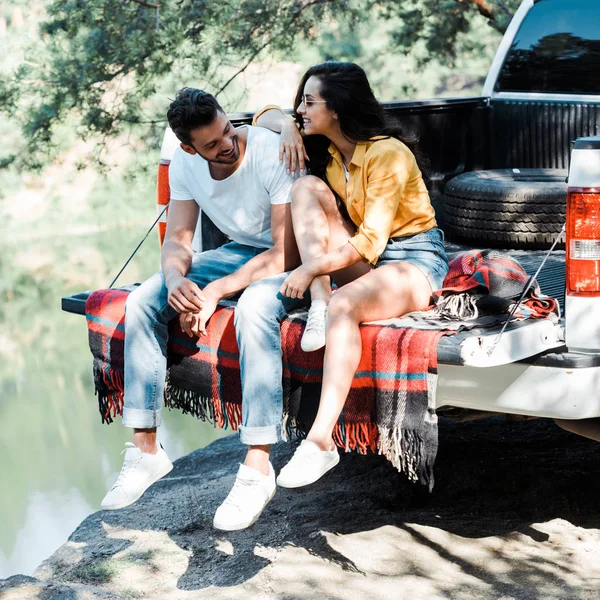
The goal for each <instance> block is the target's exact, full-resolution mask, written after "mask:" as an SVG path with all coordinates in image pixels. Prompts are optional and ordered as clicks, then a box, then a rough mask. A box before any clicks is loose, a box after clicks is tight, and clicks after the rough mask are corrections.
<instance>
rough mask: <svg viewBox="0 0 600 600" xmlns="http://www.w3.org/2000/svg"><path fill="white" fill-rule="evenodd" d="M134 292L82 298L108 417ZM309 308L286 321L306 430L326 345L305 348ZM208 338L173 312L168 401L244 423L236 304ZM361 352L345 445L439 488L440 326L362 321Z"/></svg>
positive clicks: (284, 333)
mask: <svg viewBox="0 0 600 600" xmlns="http://www.w3.org/2000/svg"><path fill="white" fill-rule="evenodd" d="M128 293H129V292H128V291H123V290H99V291H96V292H94V293H92V294H91V295H90V297H89V298H88V301H87V304H86V313H87V322H88V333H89V343H90V349H91V351H92V355H93V359H94V383H95V387H96V393H97V395H98V401H99V409H100V414H101V416H102V420H103V421H104V422H107V423H110V422H112V420H113V418H114V417H115V416H116V415H117V414H122V409H123V343H124V308H125V301H126V299H127V295H128ZM305 320H306V312H305V311H302V312H298V313H295V314H291V315H289V316H288V317H287V318H286V319H285V320H284V321H283V322H282V325H281V337H282V346H283V348H282V349H283V408H284V410H283V413H284V414H283V423H284V430H285V431H286V432H287V434H288V435H291V434H292V433H295V434H297V435H300V436H301V435H303V432H305V431H307V430H308V429H309V428H310V425H311V423H312V419H313V418H314V415H315V414H316V409H317V407H318V403H319V396H320V391H321V377H322V369H323V354H324V351H323V350H321V351H318V352H310V353H305V352H303V351H302V350H301V348H300V338H301V336H302V332H303V330H304V326H305ZM207 331H208V337H205V338H202V339H196V338H194V339H192V338H189V337H188V336H187V335H186V334H185V333H183V331H181V329H180V327H179V323H178V320H177V319H175V320H174V321H173V322H172V323H171V325H170V330H169V345H168V353H167V356H168V359H167V381H166V388H165V405H166V406H168V407H170V408H179V409H181V410H182V411H183V412H184V413H190V414H193V415H194V416H196V417H198V418H200V419H203V420H207V421H210V422H212V423H214V424H215V425H217V426H218V427H222V428H225V427H231V428H232V429H234V430H235V429H237V428H238V426H239V425H240V424H241V416H242V415H241V380H240V372H239V353H238V346H237V341H236V338H235V330H234V327H233V307H232V306H224V307H219V308H217V310H216V311H215V314H214V315H213V316H212V318H211V320H210V322H209V327H208V329H207ZM361 334H362V340H363V348H364V351H363V355H362V358H361V362H360V365H359V367H358V370H357V372H356V375H355V377H354V382H353V385H352V389H351V390H350V394H349V396H348V399H347V402H346V405H345V408H344V411H343V413H342V415H341V417H340V419H339V422H338V424H337V426H336V428H335V431H334V440H335V442H336V444H337V445H338V446H339V447H341V448H344V449H345V450H346V451H351V450H356V451H358V452H361V453H366V452H367V451H368V450H371V451H379V452H380V453H382V454H384V455H385V456H386V457H387V458H388V459H389V460H390V461H391V462H392V463H393V464H394V465H395V466H396V467H397V468H398V469H399V470H401V471H402V472H404V473H405V474H406V475H407V476H408V477H409V478H410V479H411V480H412V481H420V482H421V483H423V484H425V485H428V486H429V487H430V488H431V487H432V486H433V465H434V462H435V456H436V453H437V417H436V413H435V389H436V378H437V351H436V350H437V343H438V341H439V338H440V337H441V336H442V335H444V332H440V331H434V332H431V331H418V330H415V329H406V328H396V327H388V326H380V325H367V324H365V325H362V326H361Z"/></svg>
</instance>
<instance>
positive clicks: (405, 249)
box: [375, 227, 448, 291]
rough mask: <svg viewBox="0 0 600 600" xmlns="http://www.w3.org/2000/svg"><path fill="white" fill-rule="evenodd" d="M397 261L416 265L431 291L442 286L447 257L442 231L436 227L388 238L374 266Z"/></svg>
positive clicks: (446, 268)
mask: <svg viewBox="0 0 600 600" xmlns="http://www.w3.org/2000/svg"><path fill="white" fill-rule="evenodd" d="M398 261H402V262H407V263H411V264H412V265H415V267H418V268H419V269H420V270H421V271H422V273H423V275H425V277H427V281H429V284H430V285H431V289H432V290H433V291H435V290H439V289H440V288H441V287H442V284H443V282H444V278H445V277H446V274H447V273H448V257H447V256H446V251H445V250H444V232H443V231H442V230H441V229H438V228H437V227H434V228H433V229H430V230H429V231H423V232H422V233H417V234H415V235H408V236H406V237H396V238H390V240H389V241H388V243H387V246H386V247H385V250H384V251H383V253H382V254H381V255H380V257H379V260H378V261H377V264H376V266H375V268H378V267H383V266H384V265H389V264H392V263H395V262H398Z"/></svg>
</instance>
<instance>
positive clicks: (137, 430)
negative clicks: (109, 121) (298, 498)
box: [102, 88, 299, 530]
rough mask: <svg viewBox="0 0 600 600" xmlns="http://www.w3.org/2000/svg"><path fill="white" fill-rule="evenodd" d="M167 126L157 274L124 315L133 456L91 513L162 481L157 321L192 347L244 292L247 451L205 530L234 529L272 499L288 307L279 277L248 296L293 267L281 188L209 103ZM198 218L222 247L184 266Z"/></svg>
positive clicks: (175, 113)
mask: <svg viewBox="0 0 600 600" xmlns="http://www.w3.org/2000/svg"><path fill="white" fill-rule="evenodd" d="M167 118H168V121H169V125H170V127H171V129H172V130H173V132H174V133H175V135H176V136H177V138H178V139H179V141H180V142H181V145H180V148H178V149H177V150H176V152H175V154H174V156H173V160H172V161H171V165H170V169H169V183H170V188H171V203H170V207H169V218H168V223H167V232H166V236H165V241H164V244H163V248H162V253H161V267H162V269H161V271H159V272H158V273H156V274H155V275H154V276H152V277H151V278H150V279H148V280H147V281H146V282H144V283H143V284H142V285H141V286H140V287H139V288H138V289H136V290H135V291H134V292H132V293H131V294H130V296H129V298H128V300H127V305H126V319H125V332H126V335H125V404H124V409H123V424H124V425H125V426H126V427H131V428H133V430H134V434H133V444H126V452H125V460H124V464H123V468H122V470H121V473H120V475H119V478H118V479H117V481H116V483H115V484H114V486H113V487H112V488H111V490H110V491H109V492H108V494H107V495H106V497H105V498H104V500H103V501H102V508H104V509H118V508H123V507H125V506H128V505H130V504H132V503H133V502H135V501H136V500H137V499H138V498H139V497H140V496H141V495H142V494H143V493H144V491H145V490H146V489H147V488H148V487H149V486H150V485H151V484H152V483H154V482H155V481H156V480H158V479H160V478H161V477H163V476H164V475H166V474H167V473H168V472H169V471H170V470H171V469H172V464H171V462H170V460H169V459H168V457H167V455H166V453H165V451H164V450H163V449H162V447H161V446H160V445H159V444H157V441H156V428H157V427H158V426H159V425H160V423H161V410H162V399H163V391H164V384H165V374H166V345H167V335H168V323H169V321H170V320H171V319H173V318H176V317H177V316H178V315H179V319H180V322H181V325H182V328H183V329H184V330H185V331H186V332H187V333H188V334H189V335H192V334H196V335H203V334H205V333H206V323H207V321H208V320H209V319H210V317H211V315H212V314H213V312H214V310H215V308H216V306H217V303H218V302H219V301H220V300H221V299H223V298H226V297H229V296H232V295H233V294H235V293H237V292H240V291H241V290H245V291H244V292H243V293H242V295H241V297H240V299H239V301H238V305H237V307H236V314H235V320H234V322H235V327H236V335H237V339H238V344H239V348H240V366H241V374H242V398H243V402H242V422H243V425H242V427H241V428H240V439H241V441H242V442H244V443H246V444H248V445H249V449H248V454H247V456H246V459H245V461H244V464H242V465H240V468H239V471H238V475H237V478H236V482H235V484H234V486H233V489H232V490H231V493H230V494H229V496H228V497H227V499H226V500H225V502H224V503H223V504H222V505H221V506H220V507H219V509H218V510H217V513H216V514H215V519H214V525H215V527H217V528H219V529H226V530H235V529H243V528H245V527H248V526H249V525H251V524H252V523H253V522H254V521H255V520H256V519H257V518H258V517H259V516H260V513H261V512H262V510H263V508H264V507H265V506H266V504H267V502H269V500H270V499H271V498H272V496H273V494H274V493H275V475H274V472H273V467H272V466H271V464H270V462H269V445H270V444H271V443H274V442H277V441H278V440H279V438H280V434H281V418H282V391H281V371H282V366H281V340H280V331H279V321H280V319H281V318H282V317H283V315H284V314H285V311H287V310H288V309H289V308H291V307H292V306H295V305H297V301H293V300H291V299H289V300H286V299H283V300H282V298H281V297H277V290H278V288H279V285H280V284H281V281H280V277H275V278H273V282H272V283H270V284H267V285H266V286H259V285H251V284H253V283H254V282H260V280H263V278H269V277H270V276H273V275H276V274H280V273H283V272H284V271H286V270H288V269H290V268H292V267H294V266H296V264H297V263H298V261H299V259H298V251H297V248H296V244H295V241H294V235H293V231H292V224H291V214H290V204H289V202H290V190H291V186H292V179H291V177H290V175H289V174H288V173H286V170H285V166H284V165H283V164H282V163H281V162H280V161H279V160H278V157H279V136H278V135H277V134H275V133H272V132H270V131H268V130H266V129H262V128H256V127H249V126H244V127H239V128H235V127H233V125H232V124H231V122H230V121H229V120H228V118H227V116H226V115H225V113H224V112H223V110H222V109H221V107H220V106H219V104H218V103H217V100H216V99H215V98H214V97H213V96H212V95H210V94H208V93H206V92H204V91H202V90H198V89H192V88H184V89H182V90H180V91H179V92H178V93H177V96H176V98H175V100H174V101H173V102H172V104H171V106H170V107H169V110H168V113H167ZM199 209H202V211H203V212H204V213H205V214H206V215H207V216H208V217H210V219H211V220H212V221H213V222H214V223H215V224H216V225H217V227H218V228H219V229H220V230H221V231H223V232H224V233H225V234H226V235H228V236H229V238H230V239H231V240H233V241H232V242H231V243H228V244H226V245H224V246H222V247H221V248H218V249H216V250H209V251H206V252H202V253H199V254H193V252H192V249H191V243H192V238H193V235H194V229H195V226H196V222H197V220H198V214H199V213H198V211H199ZM248 286H250V288H249V289H246V288H248ZM265 323H267V326H266V327H265Z"/></svg>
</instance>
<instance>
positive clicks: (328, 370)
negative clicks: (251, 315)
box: [255, 62, 448, 487]
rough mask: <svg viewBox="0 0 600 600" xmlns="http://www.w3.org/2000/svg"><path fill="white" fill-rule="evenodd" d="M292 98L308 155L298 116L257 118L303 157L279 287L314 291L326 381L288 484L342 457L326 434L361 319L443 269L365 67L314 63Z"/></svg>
mask: <svg viewBox="0 0 600 600" xmlns="http://www.w3.org/2000/svg"><path fill="white" fill-rule="evenodd" d="M294 107H295V112H296V119H297V121H298V124H299V125H300V127H301V128H302V129H303V130H304V135H305V136H306V138H305V140H304V141H305V142H306V148H307V151H308V154H306V153H305V150H304V146H303V144H302V138H301V136H300V133H299V132H298V128H297V127H296V124H295V123H294V122H293V121H291V120H290V119H289V118H288V117H286V116H285V115H284V114H283V113H282V112H281V111H280V110H279V109H277V107H267V108H266V109H265V110H264V111H263V112H262V113H260V114H259V115H258V116H257V118H256V119H255V123H256V124H257V125H261V126H264V127H268V128H270V129H273V130H274V131H279V132H281V134H282V143H281V152H282V157H283V155H285V159H286V160H287V161H288V168H290V169H291V170H296V167H299V169H300V172H301V174H302V173H303V172H304V167H305V162H304V160H305V159H306V158H308V157H310V168H311V173H312V174H311V175H307V176H304V177H300V178H299V179H298V180H297V181H296V182H295V184H294V187H293V189H292V220H293V225H294V233H295V236H296V241H297V243H298V248H299V250H300V255H301V257H302V265H301V266H300V267H298V268H297V269H295V270H294V271H292V272H291V273H290V275H289V276H288V277H287V278H286V280H285V282H284V283H283V285H282V287H281V293H282V294H284V295H286V296H290V297H292V298H301V297H302V296H303V294H304V293H305V292H306V291H307V290H309V291H310V298H311V306H310V310H309V316H308V322H307V327H306V330H305V333H304V336H303V338H302V348H303V350H305V351H312V350H316V349H318V348H321V347H323V346H325V358H324V365H323V386H322V392H321V398H320V405H319V410H318V413H317V416H316V419H315V422H314V424H313V426H312V428H311V430H310V432H309V433H308V435H307V438H306V440H304V441H303V442H302V444H301V445H300V446H299V447H298V449H297V450H296V453H295V454H294V456H293V457H292V459H291V460H290V462H289V463H288V464H287V465H286V466H285V467H284V468H283V469H282V471H281V473H280V475H279V477H278V479H277V483H278V485H280V486H283V487H300V486H303V485H307V484H309V483H313V482H314V481H316V480H317V479H319V478H320V477H321V476H322V475H323V474H324V473H326V472H327V471H328V470H329V469H331V468H332V467H334V466H335V465H336V464H337V463H338V462H339V455H338V453H337V450H336V449H335V445H334V443H333V440H332V433H333V429H334V427H335V425H336V422H337V420H338V418H339V415H340V413H341V411H342V408H343V406H344V403H345V401H346V397H347V396H348V393H349V391H350V387H351V384H352V379H353V377H354V373H355V372H356V369H357V367H358V364H359V361H360V358H361V354H362V345H361V336H360V329H359V325H360V323H363V322H366V321H375V320H380V319H389V318H393V317H398V316H400V315H403V314H405V313H408V312H411V311H415V310H422V309H424V308H426V307H427V306H428V304H429V300H430V297H431V293H432V291H433V290H435V289H439V288H441V287H442V282H443V280H444V277H445V275H446V273H447V270H448V261H447V258H446V254H445V252H444V245H443V233H442V232H441V231H440V230H439V229H438V228H437V225H436V221H435V215H434V211H433V208H432V206H431V202H430V199H429V194H428V192H427V188H426V186H425V183H424V181H423V176H422V173H421V170H420V168H419V166H418V164H417V161H416V158H415V156H414V154H413V153H412V152H411V150H410V149H409V148H408V146H407V145H406V144H405V143H404V142H403V141H402V138H401V137H400V132H399V130H398V128H395V127H394V126H393V125H392V124H390V123H389V122H388V121H387V120H386V117H385V115H384V111H383V108H382V106H381V105H380V104H379V102H378V101H377V100H376V99H375V97H374V95H373V92H372V90H371V88H370V85H369V82H368V80H367V77H366V75H365V72H364V71H363V70H362V69H361V68H360V67H359V66H358V65H355V64H353V63H336V62H326V63H323V64H320V65H316V66H314V67H312V68H310V69H309V70H308V71H307V73H306V74H305V75H304V77H303V78H302V81H301V82H300V86H299V88H298V92H297V95H296V100H295V104H294ZM323 141H324V142H325V145H323V144H322V142H323ZM331 279H333V281H334V282H335V284H336V285H337V286H338V289H337V290H336V291H335V293H333V294H332V288H331ZM325 342H327V343H326V344H325Z"/></svg>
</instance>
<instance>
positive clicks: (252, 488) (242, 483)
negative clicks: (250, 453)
mask: <svg viewBox="0 0 600 600" xmlns="http://www.w3.org/2000/svg"><path fill="white" fill-rule="evenodd" d="M276 489H277V488H276V485H275V471H273V466H272V465H271V463H269V474H268V475H263V474H262V473H260V472H259V471H256V470H255V469H252V468H250V467H247V466H246V465H240V468H239V469H238V474H237V477H236V478H235V483H234V484H233V487H232V488H231V491H230V492H229V494H228V496H227V498H225V501H224V502H223V504H221V506H219V508H217V512H216V513H215V517H214V519H213V526H214V527H215V529H222V530H223V531H237V530H238V529H246V527H250V525H252V524H253V523H254V522H255V521H256V520H257V519H258V517H260V513H262V511H263V509H264V508H265V506H266V505H267V504H268V503H269V500H271V498H272V497H273V496H274V495H275V490H276Z"/></svg>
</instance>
